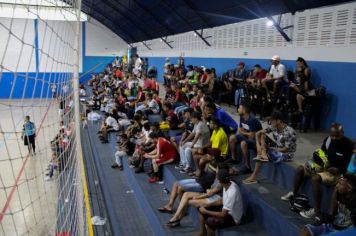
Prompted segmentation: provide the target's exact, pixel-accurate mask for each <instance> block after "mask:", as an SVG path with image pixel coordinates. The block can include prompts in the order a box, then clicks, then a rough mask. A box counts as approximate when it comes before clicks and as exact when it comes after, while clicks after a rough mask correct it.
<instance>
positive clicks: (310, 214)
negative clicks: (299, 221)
mask: <svg viewBox="0 0 356 236" xmlns="http://www.w3.org/2000/svg"><path fill="white" fill-rule="evenodd" d="M299 214H300V215H301V216H303V217H304V218H308V219H310V218H313V217H315V215H316V214H315V210H314V208H310V209H309V210H307V211H301V212H300V213H299Z"/></svg>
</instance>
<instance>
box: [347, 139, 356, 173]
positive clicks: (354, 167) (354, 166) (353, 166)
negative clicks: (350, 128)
mask: <svg viewBox="0 0 356 236" xmlns="http://www.w3.org/2000/svg"><path fill="white" fill-rule="evenodd" d="M355 156H356V146H355V148H354V154H353V155H352V157H351V160H350V163H349V165H348V167H347V173H349V174H353V175H355V174H356V158H355Z"/></svg>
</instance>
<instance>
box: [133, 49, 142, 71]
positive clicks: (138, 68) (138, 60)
mask: <svg viewBox="0 0 356 236" xmlns="http://www.w3.org/2000/svg"><path fill="white" fill-rule="evenodd" d="M134 59H135V67H134V70H133V72H134V74H136V75H137V74H138V73H139V72H141V71H142V65H143V61H142V59H141V58H140V56H139V55H138V54H136V55H135V56H134Z"/></svg>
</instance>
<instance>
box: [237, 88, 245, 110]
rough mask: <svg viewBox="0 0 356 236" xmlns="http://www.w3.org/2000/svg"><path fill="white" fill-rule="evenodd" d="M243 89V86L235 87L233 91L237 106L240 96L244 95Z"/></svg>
mask: <svg viewBox="0 0 356 236" xmlns="http://www.w3.org/2000/svg"><path fill="white" fill-rule="evenodd" d="M245 96H246V94H245V90H244V89H243V88H239V89H236V91H235V106H239V105H240V103H241V98H243V97H245Z"/></svg>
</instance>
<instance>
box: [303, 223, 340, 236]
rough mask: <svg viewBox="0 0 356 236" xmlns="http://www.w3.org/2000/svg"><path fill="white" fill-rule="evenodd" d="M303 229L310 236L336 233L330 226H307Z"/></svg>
mask: <svg viewBox="0 0 356 236" xmlns="http://www.w3.org/2000/svg"><path fill="white" fill-rule="evenodd" d="M305 228H307V230H308V231H309V233H310V234H311V235H323V234H328V233H331V232H335V231H336V230H335V229H334V227H333V225H332V224H321V225H312V224H307V225H306V226H305Z"/></svg>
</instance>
